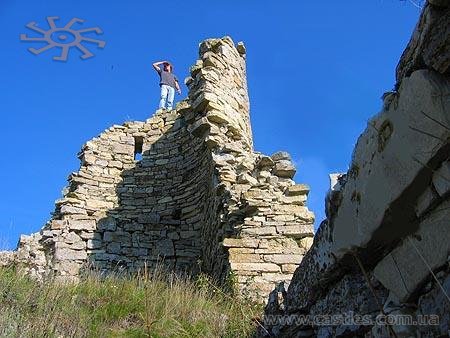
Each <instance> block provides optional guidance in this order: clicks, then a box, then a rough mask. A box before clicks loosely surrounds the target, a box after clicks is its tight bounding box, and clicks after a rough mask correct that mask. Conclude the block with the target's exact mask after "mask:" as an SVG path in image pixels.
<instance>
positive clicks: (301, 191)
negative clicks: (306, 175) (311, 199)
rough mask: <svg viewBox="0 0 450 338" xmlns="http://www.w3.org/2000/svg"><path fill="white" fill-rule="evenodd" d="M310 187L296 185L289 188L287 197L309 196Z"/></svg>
mask: <svg viewBox="0 0 450 338" xmlns="http://www.w3.org/2000/svg"><path fill="white" fill-rule="evenodd" d="M309 190H310V188H309V185H307V184H294V185H291V186H290V187H288V188H287V190H286V195H288V196H298V195H308V193H309Z"/></svg>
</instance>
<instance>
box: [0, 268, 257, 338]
mask: <svg viewBox="0 0 450 338" xmlns="http://www.w3.org/2000/svg"><path fill="white" fill-rule="evenodd" d="M261 312H262V307H261V306H258V305H255V304H250V303H249V302H245V301H244V300H242V299H239V298H237V297H233V296H232V295H230V294H229V293H227V292H224V291H222V290H221V289H220V288H218V287H216V286H214V285H213V284H212V283H211V282H210V280H209V279H208V278H207V277H206V276H205V275H200V277H198V278H197V279H196V280H192V279H190V278H187V277H180V276H177V275H175V274H170V273H163V272H162V271H153V272H152V273H149V274H145V276H144V275H141V276H136V277H119V276H110V277H106V278H99V277H98V276H95V275H89V276H86V277H84V278H83V279H82V281H81V282H80V283H78V284H61V283H55V282H51V281H46V282H37V281H34V280H32V279H30V278H28V277H25V276H22V275H20V274H19V273H17V272H16V271H14V269H11V268H8V269H6V268H0V337H251V336H253V334H254V332H255V330H256V326H257V325H258V324H257V320H255V318H257V317H259V316H260V314H261Z"/></svg>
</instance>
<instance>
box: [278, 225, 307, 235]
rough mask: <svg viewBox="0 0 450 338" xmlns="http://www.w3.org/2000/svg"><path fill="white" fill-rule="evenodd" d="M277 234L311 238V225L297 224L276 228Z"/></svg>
mask: <svg viewBox="0 0 450 338" xmlns="http://www.w3.org/2000/svg"><path fill="white" fill-rule="evenodd" d="M277 232H278V233H279V234H281V235H285V236H290V237H300V238H301V237H307V236H308V237H311V236H314V232H313V228H312V225H311V224H297V225H288V226H286V225H285V226H277Z"/></svg>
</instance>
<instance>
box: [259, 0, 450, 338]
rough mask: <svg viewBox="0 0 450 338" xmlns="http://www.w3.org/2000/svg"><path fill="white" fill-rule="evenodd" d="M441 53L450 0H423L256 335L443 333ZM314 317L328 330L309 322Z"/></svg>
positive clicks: (447, 38)
mask: <svg viewBox="0 0 450 338" xmlns="http://www.w3.org/2000/svg"><path fill="white" fill-rule="evenodd" d="M449 46H450V1H448V0H433V1H431V0H430V1H428V3H427V4H426V6H425V8H424V10H423V12H422V15H421V17H420V19H419V23H418V25H417V27H416V29H415V31H414V33H413V36H412V38H411V40H410V42H409V44H408V46H407V48H406V50H405V52H404V53H403V55H402V57H401V60H400V62H399V65H398V67H397V84H396V88H397V90H396V91H394V92H389V93H386V94H385V95H384V96H383V99H384V102H383V107H382V110H381V112H380V113H379V114H377V115H376V116H374V117H373V118H372V119H370V121H369V122H368V125H367V128H366V130H365V131H364V132H363V133H362V134H361V136H360V137H359V139H358V142H357V144H356V146H355V149H354V152H353V156H352V161H351V165H350V170H349V171H348V172H347V173H346V174H341V175H332V177H331V178H332V179H331V181H332V189H331V190H330V192H329V193H328V196H327V200H326V214H327V219H326V220H324V221H323V222H322V223H321V225H320V227H319V229H318V231H317V233H316V235H315V238H314V243H313V245H312V247H311V248H310V250H309V251H308V253H307V254H306V255H305V257H304V259H303V260H302V263H301V264H300V266H299V267H298V268H297V270H296V271H295V273H294V277H293V279H292V280H291V283H290V285H289V287H288V289H287V291H286V290H285V288H284V287H283V285H282V284H280V285H278V286H277V288H275V289H274V290H273V292H272V293H271V295H270V300H269V302H268V305H267V307H266V311H265V329H261V330H260V336H276V337H448V336H449V334H450V315H449V314H450V298H449V295H450V68H449V67H450V49H449ZM380 315H391V317H389V318H388V322H389V321H390V322H391V324H392V325H382V323H383V320H380V321H378V322H377V321H376V318H377V316H380ZM332 316H334V317H332ZM339 316H340V317H339ZM324 318H325V320H326V318H328V319H331V318H332V319H333V322H331V321H328V322H326V321H322V325H318V322H317V321H316V322H314V319H316V320H321V319H322V320H323V319H324ZM378 318H380V317H378ZM384 318H385V319H386V317H384ZM344 319H346V321H345V320H344ZM381 319H383V317H381ZM301 320H303V322H301ZM358 320H359V321H358ZM394 320H395V321H394ZM401 320H403V322H402V321H401ZM407 320H409V321H410V325H408V323H407V322H406V321H407ZM412 321H415V322H416V323H418V325H414V323H413V322H412Z"/></svg>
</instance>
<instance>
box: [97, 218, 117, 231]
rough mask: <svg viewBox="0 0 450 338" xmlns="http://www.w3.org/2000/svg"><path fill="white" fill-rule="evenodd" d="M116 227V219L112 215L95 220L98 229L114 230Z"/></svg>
mask: <svg viewBox="0 0 450 338" xmlns="http://www.w3.org/2000/svg"><path fill="white" fill-rule="evenodd" d="M116 227H117V225H116V219H115V218H114V217H105V218H102V219H100V220H99V221H98V222H97V228H98V230H109V231H114V230H116Z"/></svg>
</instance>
